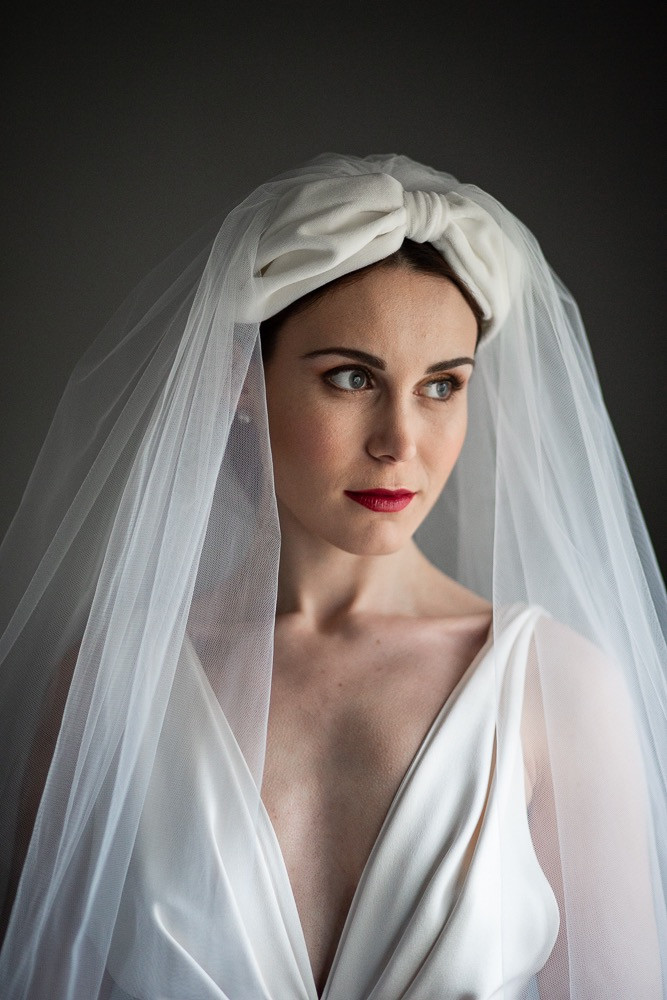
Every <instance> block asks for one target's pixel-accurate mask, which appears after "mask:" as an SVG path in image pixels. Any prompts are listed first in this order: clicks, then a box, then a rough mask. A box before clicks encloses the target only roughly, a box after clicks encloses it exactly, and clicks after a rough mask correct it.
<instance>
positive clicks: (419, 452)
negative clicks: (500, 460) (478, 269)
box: [265, 268, 477, 555]
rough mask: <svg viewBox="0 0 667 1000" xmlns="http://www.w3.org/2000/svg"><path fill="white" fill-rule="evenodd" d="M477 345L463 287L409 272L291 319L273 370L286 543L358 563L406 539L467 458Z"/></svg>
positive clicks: (334, 295) (379, 273)
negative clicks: (294, 536) (304, 538)
mask: <svg viewBox="0 0 667 1000" xmlns="http://www.w3.org/2000/svg"><path fill="white" fill-rule="evenodd" d="M476 337H477V325H476V321H475V317H474V315H473V313H472V310H471V309H470V307H469V306H468V304H467V303H466V301H465V299H464V298H463V296H462V295H461V293H460V291H459V290H458V288H457V287H456V286H455V285H454V284H453V283H452V282H450V281H448V280H447V279H446V278H442V277H438V276H436V275H428V274H422V273H417V272H414V271H410V270H408V269H406V268H376V269H374V270H372V271H369V272H368V273H367V274H365V275H364V276H363V277H361V278H359V279H358V280H355V281H353V282H351V283H349V284H343V285H340V286H337V287H334V288H333V289H332V290H331V291H330V292H329V293H327V294H326V295H324V296H323V297H322V298H320V299H317V300H315V302H313V303H312V304H311V305H309V306H308V307H306V308H305V309H303V310H302V311H300V312H297V313H295V314H294V315H292V316H290V317H289V318H288V319H287V320H286V321H285V322H284V324H283V325H282V326H281V327H280V329H279V331H278V334H277V342H276V345H275V349H274V352H273V354H272V356H271V358H270V360H269V362H268V363H267V365H266V371H265V376H266V394H267V406H268V415H269V429H270V435H271V449H272V454H273V464H274V476H275V487H276V494H277V498H278V508H279V514H280V521H281V528H282V530H283V534H284V535H286V536H287V537H289V533H290V532H301V533H303V532H305V533H306V534H307V535H310V536H311V537H314V538H317V539H320V540H322V541H324V542H327V543H329V544H331V545H333V546H335V547H337V548H339V549H342V550H344V551H346V552H351V553H356V554H358V555H383V554H389V553H392V552H396V551H397V550H398V549H400V548H401V547H402V546H403V545H405V544H406V542H407V541H408V540H409V539H410V538H411V537H412V535H413V534H414V532H415V531H416V529H417V528H418V527H419V525H420V524H421V522H422V521H423V520H424V518H425V517H426V515H427V514H428V512H429V511H430V509H431V507H432V506H433V504H434V503H435V501H436V500H437V498H438V495H439V494H440V491H441V490H442V488H443V486H444V485H445V483H446V481H447V478H448V476H449V474H450V472H451V471H452V468H453V466H454V463H455V462H456V460H457V458H458V456H459V453H460V451H461V447H462V445H463V440H464V437H465V432H466V423H467V386H468V381H469V379H470V376H471V375H472V371H473V363H474V362H473V357H474V351H475V342H476ZM378 491H380V492H378ZM383 491H390V493H389V495H387V494H386V492H383ZM410 495H411V496H410Z"/></svg>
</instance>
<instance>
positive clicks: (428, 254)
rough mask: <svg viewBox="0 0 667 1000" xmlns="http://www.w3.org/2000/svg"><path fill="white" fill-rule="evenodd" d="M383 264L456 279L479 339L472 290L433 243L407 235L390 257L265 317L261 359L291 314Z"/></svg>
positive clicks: (479, 326)
mask: <svg viewBox="0 0 667 1000" xmlns="http://www.w3.org/2000/svg"><path fill="white" fill-rule="evenodd" d="M380 267H403V268H407V269H408V270H410V271H416V272H418V273H419V274H434V275H436V276H437V277H440V278H447V279H448V280H449V281H451V282H453V284H455V285H456V287H457V288H458V290H459V291H460V292H461V295H462V296H463V298H464V299H465V300H466V302H467V303H468V305H469V306H470V308H471V309H472V311H473V313H474V316H475V319H476V320H477V341H478V342H479V337H480V332H481V329H482V310H481V309H480V307H479V305H478V304H477V302H476V301H475V299H474V298H473V297H472V295H471V294H470V292H469V290H468V289H467V288H466V286H465V285H464V284H463V282H462V281H461V279H460V278H459V277H458V275H456V274H455V273H454V271H453V270H452V268H451V266H450V265H449V263H448V262H447V261H446V260H445V258H444V257H443V256H442V254H441V253H440V251H439V250H436V248H435V247H434V246H433V244H432V243H415V242H414V240H408V239H405V240H403V242H402V243H401V245H400V247H399V248H398V250H396V251H394V253H392V254H390V255H389V257H384V258H383V259H382V260H378V261H376V262H375V263H374V264H367V265H366V267H360V268H359V269H358V270H357V271H351V272H350V273H349V274H344V275H342V276H341V277H340V278H334V280H333V281H329V282H328V283H327V284H326V285H321V286H320V287H319V288H314V289H313V291H312V292H307V293H306V294H305V295H303V296H302V297H301V298H300V299H297V300H296V302H292V303H291V304H290V305H288V306H285V308H284V309H281V310H280V312H278V313H276V314H275V316H270V317H269V318H268V319H265V320H264V322H263V323H261V324H260V327H259V335H260V342H261V345H262V359H263V361H264V364H266V363H267V361H268V360H269V359H270V357H271V355H272V353H273V349H274V347H275V344H276V335H277V333H278V330H279V329H280V327H281V326H282V324H283V323H284V322H285V320H287V319H289V317H290V316H294V315H295V314H296V313H298V312H300V311H301V310H302V309H305V308H306V306H309V305H311V304H312V303H313V302H316V301H317V300H318V299H320V298H322V297H323V296H324V295H326V294H327V292H330V291H331V289H332V288H337V287H340V286H341V285H347V284H351V283H352V282H353V281H356V280H357V279H358V278H361V277H363V275H364V274H367V273H368V272H369V271H372V270H375V269H376V268H380Z"/></svg>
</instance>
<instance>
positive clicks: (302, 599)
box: [276, 510, 426, 627]
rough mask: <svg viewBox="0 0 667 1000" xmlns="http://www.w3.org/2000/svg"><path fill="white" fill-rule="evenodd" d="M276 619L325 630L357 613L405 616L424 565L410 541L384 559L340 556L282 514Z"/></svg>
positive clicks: (380, 557)
mask: <svg viewBox="0 0 667 1000" xmlns="http://www.w3.org/2000/svg"><path fill="white" fill-rule="evenodd" d="M280 527H281V536H282V540H281V552H280V569H279V574H278V603H277V609H276V613H277V614H278V615H286V614H298V615H301V616H303V617H304V618H305V619H307V620H308V621H309V623H311V624H312V625H313V626H320V627H321V626H323V625H325V624H327V623H331V622H333V621H334V620H340V619H341V618H344V617H345V616H347V615H352V614H357V613H362V612H365V613H371V614H372V613H382V614H409V613H410V612H411V610H412V606H411V605H412V593H413V589H414V588H413V586H412V583H413V581H415V580H416V578H417V574H418V571H419V569H420V567H421V568H422V569H423V565H424V563H425V562H426V560H425V559H424V556H423V555H422V554H421V552H420V551H419V549H418V548H417V546H416V545H415V544H414V542H413V541H412V540H410V541H409V542H408V543H407V544H406V545H405V546H403V547H402V548H401V549H399V550H398V551H397V552H393V553H391V554H388V555H356V554H354V553H350V552H344V551H343V550H342V549H339V548H337V547H336V546H334V545H332V544H330V543H329V542H327V541H325V540H324V539H321V538H316V537H314V536H312V535H310V534H308V533H307V532H306V531H304V529H303V528H302V527H301V526H300V525H299V524H297V523H295V522H294V521H293V520H292V518H291V517H290V516H289V514H288V513H286V512H285V511H283V510H281V511H280Z"/></svg>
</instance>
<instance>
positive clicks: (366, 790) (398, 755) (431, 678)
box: [262, 628, 486, 985]
mask: <svg viewBox="0 0 667 1000" xmlns="http://www.w3.org/2000/svg"><path fill="white" fill-rule="evenodd" d="M485 636H486V629H484V628H483V629H479V628H478V629H476V630H469V631H466V632H462V633H457V634H452V635H449V636H448V635H442V634H439V635H438V634H435V635H432V634H430V633H429V632H428V631H427V632H426V633H425V634H424V633H422V634H420V633H419V631H418V630H415V631H414V632H413V634H403V635H401V636H391V635H387V634H370V635H367V636H365V637H364V638H363V639H362V640H359V639H357V640H356V641H353V640H350V641H341V639H340V638H336V639H332V640H331V641H330V642H327V641H323V640H322V639H321V637H320V639H319V641H318V642H317V643H315V644H311V643H310V642H308V641H307V640H304V638H303V637H301V639H300V641H297V637H295V636H290V635H289V634H287V635H283V636H281V635H280V634H277V636H276V648H275V661H274V681H273V687H272V695H271V706H270V713H269V731H268V741H267V757H266V765H265V771H264V781H263V786H262V798H263V800H264V803H265V805H266V808H267V811H268V813H269V816H270V819H271V821H272V824H273V827H274V830H275V832H276V835H277V838H278V841H279V844H280V848H281V852H282V854H283V858H284V861H285V865H286V868H287V872H288V875H289V878H290V883H291V885H292V890H293V893H294V898H295V902H296V905H297V910H298V912H299V917H300V920H301V924H302V928H303V932H304V937H305V940H306V945H307V948H308V952H309V956H310V959H311V964H312V966H313V972H314V974H315V978H316V982H319V984H320V985H321V984H322V981H323V980H324V978H325V977H326V973H327V971H328V969H329V968H330V965H331V962H332V960H333V957H334V953H335V950H336V946H337V942H338V940H339V938H340V935H341V932H342V929H343V925H344V922H345V918H346V915H347V912H348V910H349V907H350V904H351V901H352V899H353V896H354V893H355V890H356V887H357V885H358V883H359V880H360V878H361V876H362V873H363V870H364V867H365V865H366V862H367V860H368V857H369V855H370V853H371V851H372V849H373V845H374V844H375V842H376V841H377V838H378V835H379V833H380V831H381V827H382V824H383V822H384V819H385V817H386V814H387V811H388V809H389V807H390V804H391V802H392V800H393V799H394V797H395V795H396V792H397V790H398V788H399V786H400V784H401V781H402V779H403V777H404V775H405V773H406V771H407V770H408V768H409V767H410V764H411V763H412V761H413V759H414V758H415V755H416V753H417V752H418V750H419V748H420V746H421V744H422V742H423V740H424V737H425V735H426V734H427V732H428V730H429V729H430V727H431V725H432V723H433V721H434V719H435V717H436V716H437V714H438V713H439V711H440V709H441V708H442V706H443V704H444V703H445V702H446V701H447V699H448V698H449V697H450V695H451V693H452V691H453V690H454V688H455V687H456V685H457V684H458V682H459V681H460V680H461V677H462V676H463V674H464V672H465V671H466V669H467V668H468V667H469V666H470V664H471V662H472V661H473V660H474V659H475V657H476V656H477V654H478V653H479V650H480V648H481V647H482V645H483V643H484V639H485Z"/></svg>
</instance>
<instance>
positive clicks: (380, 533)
mask: <svg viewBox="0 0 667 1000" xmlns="http://www.w3.org/2000/svg"><path fill="white" fill-rule="evenodd" d="M413 534H414V532H411V531H407V530H405V529H402V530H399V529H398V526H394V525H392V526H389V525H383V526H380V525H378V527H377V528H376V529H375V530H366V531H365V532H364V533H363V534H362V533H360V532H359V531H358V530H357V531H349V532H342V531H341V532H337V533H336V535H335V536H332V535H331V534H330V533H329V532H327V533H326V534H325V533H323V535H322V537H323V538H325V539H326V541H328V542H329V543H330V544H331V545H335V546H336V548H338V549H342V551H343V552H349V553H350V555H354V556H390V555H393V554H394V553H395V552H399V551H400V550H401V549H402V548H404V546H406V545H407V544H408V542H409V541H410V539H411V538H412V535H413Z"/></svg>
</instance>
